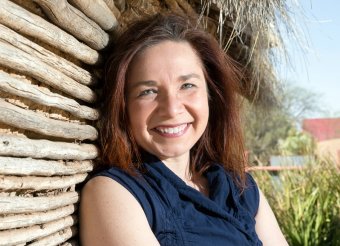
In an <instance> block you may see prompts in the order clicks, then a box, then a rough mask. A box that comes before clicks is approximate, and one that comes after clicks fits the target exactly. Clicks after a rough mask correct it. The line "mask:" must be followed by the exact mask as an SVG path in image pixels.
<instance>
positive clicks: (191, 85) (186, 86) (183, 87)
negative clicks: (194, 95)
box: [181, 83, 196, 89]
mask: <svg viewBox="0 0 340 246" xmlns="http://www.w3.org/2000/svg"><path fill="white" fill-rule="evenodd" d="M193 87H196V85H194V84H191V83H184V84H183V85H182V86H181V89H190V88H193Z"/></svg>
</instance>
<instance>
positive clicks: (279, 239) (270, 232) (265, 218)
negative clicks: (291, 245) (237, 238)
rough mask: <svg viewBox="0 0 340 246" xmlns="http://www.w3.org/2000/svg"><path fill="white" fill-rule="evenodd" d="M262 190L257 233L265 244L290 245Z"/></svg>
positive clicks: (257, 217)
mask: <svg viewBox="0 0 340 246" xmlns="http://www.w3.org/2000/svg"><path fill="white" fill-rule="evenodd" d="M259 192H260V204H259V209H258V212H257V215H256V217H255V220H256V228H255V229H256V233H257V235H258V236H259V238H260V239H261V241H262V243H263V245H264V246H266V245H278V246H288V243H287V241H286V239H285V238H284V236H283V234H282V232H281V229H280V227H279V224H278V223H277V220H276V218H275V215H274V213H273V210H272V209H271V207H270V206H269V204H268V202H267V199H266V198H265V196H264V195H263V193H262V191H261V190H259Z"/></svg>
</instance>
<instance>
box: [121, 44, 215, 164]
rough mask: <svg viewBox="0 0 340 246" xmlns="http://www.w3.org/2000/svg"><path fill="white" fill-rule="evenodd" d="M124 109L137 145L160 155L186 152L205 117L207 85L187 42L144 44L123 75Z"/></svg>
mask: <svg viewBox="0 0 340 246" xmlns="http://www.w3.org/2000/svg"><path fill="white" fill-rule="evenodd" d="M127 108H128V115H129V120H130V127H131V129H132V134H133V136H134V138H135V140H136V142H137V144H138V145H139V146H140V147H142V148H143V149H144V150H146V151H148V152H149V153H151V154H153V155H156V156H157V157H158V158H160V159H162V160H164V159H168V158H176V157H180V156H183V155H188V154H189V151H190V149H191V148H192V147H193V146H194V144H195V143H196V142H197V141H198V139H199V138H200V137H201V136H202V134H203V132H204V130H205V128H206V126H207V122H208V117H209V107H208V93H207V85H206V81H205V78H204V74H203V70H202V64H201V61H200V59H199V57H198V56H197V55H196V53H195V52H194V50H193V49H192V48H191V46H190V45H189V43H186V42H173V41H164V42H161V43H159V44H157V45H155V46H152V47H150V48H147V49H145V50H144V51H143V52H141V53H140V54H139V55H138V56H137V57H136V58H135V59H134V60H133V62H132V63H131V66H130V68H129V71H128V76H127Z"/></svg>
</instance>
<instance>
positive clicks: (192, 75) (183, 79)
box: [130, 73, 201, 89]
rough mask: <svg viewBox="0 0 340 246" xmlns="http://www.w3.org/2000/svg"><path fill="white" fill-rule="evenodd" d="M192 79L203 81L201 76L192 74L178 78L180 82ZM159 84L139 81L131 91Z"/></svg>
mask: <svg viewBox="0 0 340 246" xmlns="http://www.w3.org/2000/svg"><path fill="white" fill-rule="evenodd" d="M191 78H197V79H201V76H199V75H198V74H196V73H190V74H186V75H181V76H179V77H178V80H179V81H186V80H188V79H191ZM156 85H157V82H156V81H154V80H143V81H137V82H135V83H133V85H132V86H131V88H130V89H134V88H137V87H139V86H156Z"/></svg>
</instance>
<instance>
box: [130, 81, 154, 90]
mask: <svg viewBox="0 0 340 246" xmlns="http://www.w3.org/2000/svg"><path fill="white" fill-rule="evenodd" d="M155 85H157V82H156V81H154V80H144V81H138V82H135V83H133V85H132V86H131V87H130V89H134V88H137V87H139V86H155Z"/></svg>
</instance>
